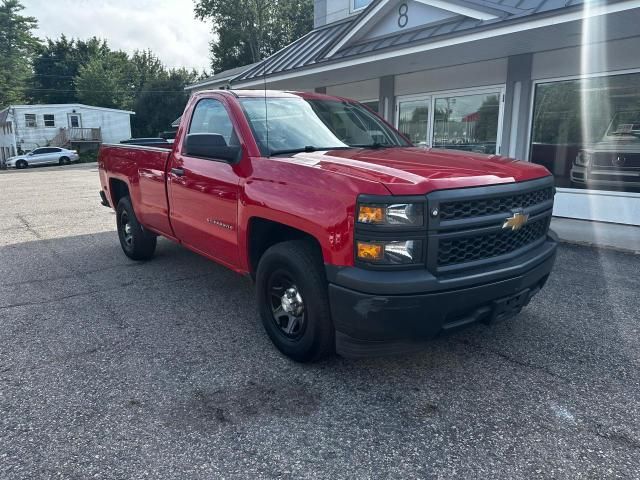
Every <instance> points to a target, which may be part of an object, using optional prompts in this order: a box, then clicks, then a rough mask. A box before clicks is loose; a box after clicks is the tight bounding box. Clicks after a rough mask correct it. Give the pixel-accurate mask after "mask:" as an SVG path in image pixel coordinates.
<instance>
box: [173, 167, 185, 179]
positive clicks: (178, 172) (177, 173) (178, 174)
mask: <svg viewBox="0 0 640 480" xmlns="http://www.w3.org/2000/svg"><path fill="white" fill-rule="evenodd" d="M171 173H173V174H174V175H175V176H176V177H182V176H183V175H184V168H172V169H171Z"/></svg>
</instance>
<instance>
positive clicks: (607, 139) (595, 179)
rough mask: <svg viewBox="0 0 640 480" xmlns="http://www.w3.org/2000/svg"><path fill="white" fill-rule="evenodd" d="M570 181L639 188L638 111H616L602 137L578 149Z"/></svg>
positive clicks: (582, 185) (611, 186)
mask: <svg viewBox="0 0 640 480" xmlns="http://www.w3.org/2000/svg"><path fill="white" fill-rule="evenodd" d="M571 184H572V186H577V187H583V188H584V187H586V188H602V187H609V188H613V189H634V191H635V190H637V189H640V111H627V112H618V113H617V114H616V115H615V116H614V117H613V120H612V121H611V123H610V124H609V127H608V128H607V131H606V132H605V134H604V136H603V137H602V139H601V140H600V141H599V142H596V143H594V144H592V145H589V146H586V147H585V148H583V149H582V150H580V151H579V152H578V155H577V156H576V158H575V160H574V162H573V167H572V168H571Z"/></svg>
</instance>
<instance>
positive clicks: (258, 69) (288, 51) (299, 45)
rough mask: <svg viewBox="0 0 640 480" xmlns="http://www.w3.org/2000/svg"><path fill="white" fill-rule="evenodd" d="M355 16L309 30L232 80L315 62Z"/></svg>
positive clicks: (291, 68) (272, 72) (256, 76)
mask: <svg viewBox="0 0 640 480" xmlns="http://www.w3.org/2000/svg"><path fill="white" fill-rule="evenodd" d="M356 18H358V17H353V18H349V19H347V20H342V21H339V22H335V23H331V24H329V25H324V26H322V27H319V28H316V29H314V30H311V31H310V32H309V33H307V34H306V35H304V36H303V37H301V38H299V39H298V40H296V41H295V42H293V43H291V44H289V45H288V46H286V47H285V48H283V49H282V50H280V51H279V52H277V53H275V54H273V55H271V56H270V57H269V58H267V59H266V60H263V61H262V62H260V63H258V64H257V65H255V66H254V67H253V68H250V69H249V70H247V71H245V72H244V73H242V74H240V75H239V76H237V77H236V78H235V79H234V80H233V81H234V82H237V81H241V80H246V79H250V78H259V77H262V76H263V75H272V74H274V73H279V72H283V71H287V70H293V69H296V68H301V67H306V66H308V65H312V64H314V63H316V62H317V61H318V60H319V59H320V58H322V54H323V53H324V52H325V50H326V49H327V48H328V47H330V46H331V45H332V44H333V42H334V41H335V39H337V38H339V37H341V36H342V35H343V34H344V32H346V31H347V30H348V29H349V27H350V26H351V24H352V23H353V21H354V20H355V19H356Z"/></svg>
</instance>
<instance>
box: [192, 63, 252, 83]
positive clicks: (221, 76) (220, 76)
mask: <svg viewBox="0 0 640 480" xmlns="http://www.w3.org/2000/svg"><path fill="white" fill-rule="evenodd" d="M259 63H260V62H256V63H251V64H249V65H243V66H242V67H236V68H230V69H228V70H223V71H222V72H219V73H216V74H215V75H212V76H210V77H208V78H205V79H203V80H200V81H199V82H197V83H193V84H191V85H188V86H187V87H186V88H185V90H193V89H194V88H198V87H205V86H208V85H215V84H221V83H225V82H226V81H228V80H230V79H233V78H235V77H237V76H238V75H239V74H241V73H242V72H244V71H245V70H248V69H250V68H251V67H253V66H255V65H258V64H259Z"/></svg>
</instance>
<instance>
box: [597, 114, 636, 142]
mask: <svg viewBox="0 0 640 480" xmlns="http://www.w3.org/2000/svg"><path fill="white" fill-rule="evenodd" d="M605 135H606V136H631V135H633V136H635V137H636V138H639V137H640V111H628V112H618V113H616V115H615V116H614V117H613V120H611V123H610V124H609V128H608V129H607V133H606V134H605Z"/></svg>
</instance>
